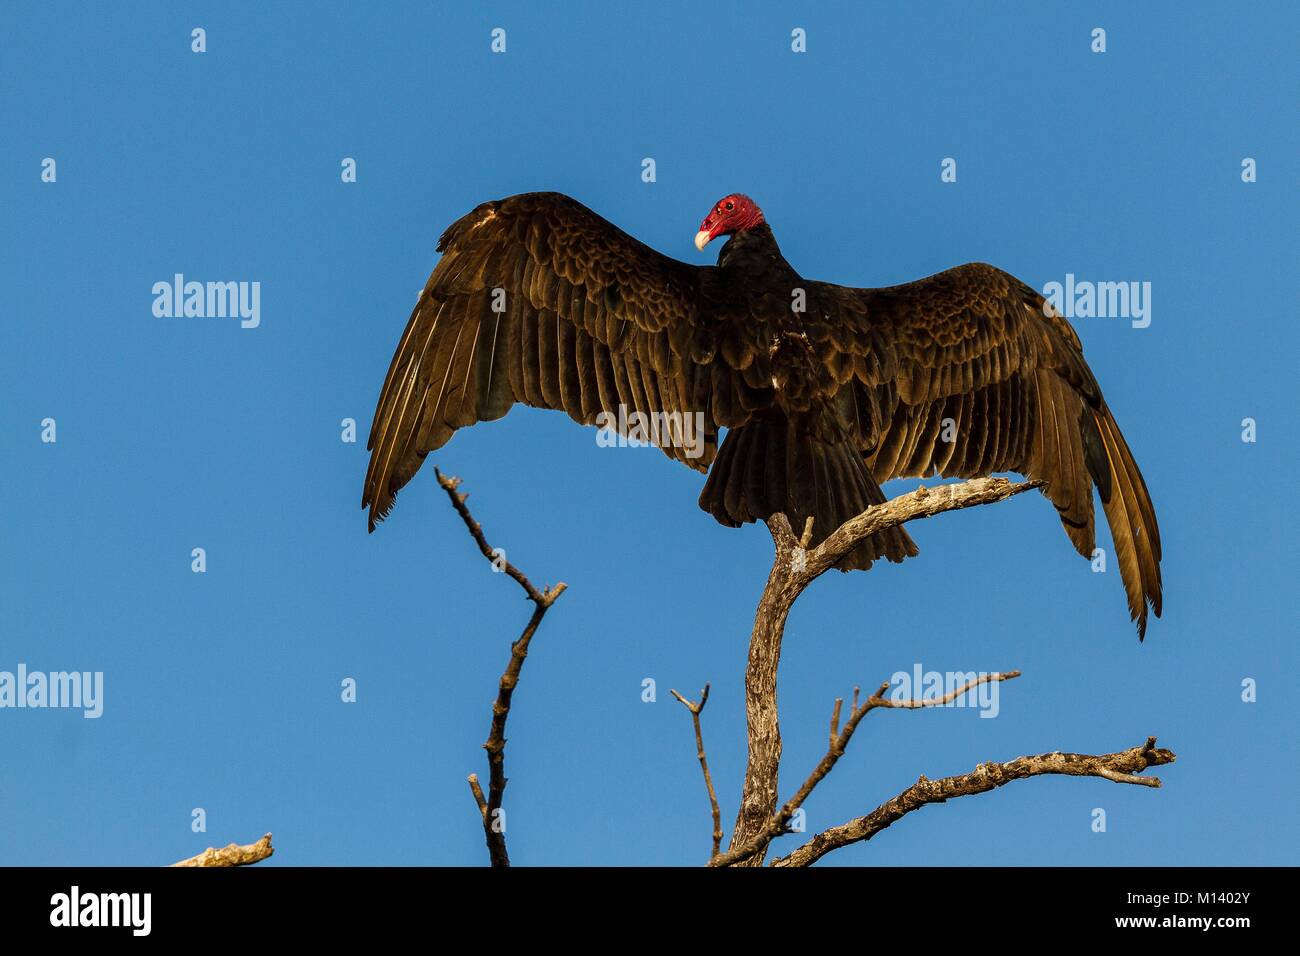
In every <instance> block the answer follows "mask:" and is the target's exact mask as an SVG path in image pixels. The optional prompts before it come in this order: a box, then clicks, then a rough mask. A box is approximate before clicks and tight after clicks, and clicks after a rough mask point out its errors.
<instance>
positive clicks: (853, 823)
mask: <svg viewBox="0 0 1300 956" xmlns="http://www.w3.org/2000/svg"><path fill="white" fill-rule="evenodd" d="M1176 759H1177V758H1176V756H1175V755H1174V753H1173V751H1171V750H1164V749H1159V750H1158V749H1156V739H1155V738H1154V737H1148V738H1147V741H1146V743H1144V744H1141V745H1139V746H1137V747H1133V748H1132V749H1130V750H1122V751H1120V752H1118V753H1111V754H1101V755H1098V756H1093V755H1090V754H1074V753H1059V752H1056V753H1047V754H1038V755H1037V756H1032V757H1017V758H1016V759H1015V760H1010V761H1008V762H1006V763H983V764H980V765H979V766H978V767H976V768H975V769H974V770H973V771H971V772H970V773H967V774H962V775H961V776H956V777H944V778H943V779H941V780H927V779H926V778H925V777H921V779H919V780H918V781H917V782H916V783H914V784H912V786H910V787H908V788H907V789H906V790H904V791H903V792H902V793H900V794H899V795H898V796H896V797H894V798H893V799H892V800H889V801H887V802H885V803H882V804H881V805H880V806H878V807H877V808H876V809H875V810H873V811H871V812H870V813H868V814H867V815H866V816H862V817H858V818H856V819H854V820H850V821H849V822H848V823H844V824H841V825H840V826H837V827H831V828H830V829H829V830H824V831H822V832H821V833H819V834H817V835H816V836H815V837H813V838H812V839H811V840H809V841H808V842H807V843H805V844H804V845H803V846H801V847H799V848H798V849H796V850H794V851H793V852H791V853H790V854H788V855H787V856H784V857H781V858H779V859H776V860H773V861H772V865H773V866H808V865H809V864H811V863H815V862H816V861H817V860H819V859H821V858H822V857H823V856H825V855H826V854H827V853H830V852H831V851H832V850H836V849H839V848H840V847H843V846H848V845H849V844H851V843H858V842H861V841H863V840H870V839H871V838H872V837H873V836H875V835H876V834H877V833H879V832H880V831H881V830H883V829H885V828H886V827H888V826H889V825H890V824H891V823H893V822H894V821H896V820H898V819H900V818H902V817H904V816H906V815H907V814H909V813H911V812H912V811H913V810H919V809H920V808H921V807H924V806H926V805H927V804H931V803H943V802H944V801H945V800H951V799H953V798H954V797H966V796H971V795H973V794H977V793H987V792H988V791H990V790H994V789H996V788H997V787H1001V786H1004V785H1006V784H1008V783H1010V782H1011V781H1013V780H1023V779H1025V778H1026V777H1035V776H1040V775H1043V774H1068V775H1070V776H1075V777H1101V778H1103V779H1105V780H1111V781H1113V782H1115V783H1125V784H1137V785H1140V786H1146V787H1159V786H1160V778H1159V777H1139V776H1137V774H1139V773H1141V772H1142V771H1143V770H1146V769H1147V768H1148V767H1159V766H1163V765H1165V764H1170V763H1173V762H1174V761H1175V760H1176Z"/></svg>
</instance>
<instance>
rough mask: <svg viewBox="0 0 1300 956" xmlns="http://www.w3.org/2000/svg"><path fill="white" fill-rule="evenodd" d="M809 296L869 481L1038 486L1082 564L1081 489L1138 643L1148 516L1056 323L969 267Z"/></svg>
mask: <svg viewBox="0 0 1300 956" xmlns="http://www.w3.org/2000/svg"><path fill="white" fill-rule="evenodd" d="M818 292H819V296H827V297H828V299H829V300H830V301H833V302H834V303H835V305H836V307H837V308H836V311H837V312H838V317H839V321H838V322H837V323H835V324H836V325H837V326H838V327H839V332H838V338H839V341H837V342H833V343H832V344H833V345H834V346H835V347H836V348H837V349H838V352H839V359H838V362H839V368H838V369H833V371H835V372H836V375H837V377H838V378H839V379H840V380H841V381H843V382H844V383H845V387H843V388H841V390H840V392H839V393H838V395H837V400H838V401H839V402H840V403H841V407H842V409H843V411H844V413H845V414H846V415H848V416H850V417H851V418H852V419H853V420H855V421H856V423H857V429H858V433H859V435H860V436H861V441H862V451H863V453H864V455H866V456H867V460H868V463H869V465H870V466H871V468H872V471H873V473H874V474H875V476H876V478H877V480H879V481H882V482H883V481H886V480H888V479H890V478H903V477H927V476H930V475H933V474H936V473H937V474H939V475H943V476H945V477H958V478H965V477H974V476H980V475H989V474H993V473H995V472H1005V471H1010V472H1018V473H1020V474H1022V475H1025V476H1027V477H1029V478H1034V479H1040V480H1042V481H1043V482H1044V486H1043V493H1044V494H1045V495H1046V496H1047V497H1048V498H1049V499H1050V500H1051V501H1052V503H1053V504H1054V505H1056V509H1057V511H1058V512H1059V514H1060V517H1061V522H1062V523H1063V524H1064V526H1065V530H1066V533H1067V534H1068V535H1069V536H1070V540H1071V541H1072V542H1073V543H1074V546H1075V548H1076V549H1078V551H1079V553H1080V554H1082V555H1084V556H1085V557H1091V554H1092V550H1093V547H1094V539H1095V533H1094V525H1093V505H1092V488H1093V485H1094V484H1095V485H1096V487H1097V489H1098V491H1099V492H1100V495H1101V500H1102V504H1103V506H1104V508H1105V512H1106V520H1107V522H1108V523H1109V524H1110V530H1111V536H1112V538H1113V539H1114V542H1115V550H1116V557H1117V558H1118V561H1119V567H1120V574H1121V576H1122V578H1123V581H1124V589H1125V591H1126V593H1127V595H1128V606H1129V613H1130V615H1131V616H1132V618H1133V619H1134V620H1135V621H1136V622H1137V627H1138V632H1139V634H1140V635H1141V634H1145V631H1146V621H1147V606H1148V605H1150V607H1151V608H1152V609H1153V610H1154V611H1155V614H1156V616H1157V617H1159V616H1160V608H1161V581H1160V530H1159V528H1158V526H1157V524H1156V516H1155V509H1154V507H1153V506H1152V504H1151V497H1150V495H1149V494H1148V492H1147V488H1146V483H1145V482H1144V481H1143V479H1142V474H1141V472H1140V471H1139V470H1138V467H1137V463H1136V462H1135V461H1134V460H1133V454H1132V452H1130V451H1129V448H1128V444H1127V443H1126V442H1125V441H1124V436H1123V435H1122V434H1121V433H1120V430H1119V425H1117V424H1116V422H1115V418H1114V416H1113V415H1112V414H1111V411H1110V409H1109V407H1108V406H1107V405H1106V400H1105V399H1104V398H1103V397H1102V394H1101V389H1100V388H1099V387H1098V385H1097V380H1096V378H1094V377H1093V374H1092V371H1091V370H1090V369H1089V368H1088V364H1087V362H1085V361H1084V358H1083V349H1082V346H1081V344H1080V342H1079V337H1078V335H1076V334H1075V332H1074V329H1072V328H1071V327H1070V325H1069V324H1068V323H1067V322H1066V321H1065V319H1063V318H1062V317H1060V316H1059V315H1058V314H1056V313H1055V312H1054V311H1052V310H1051V309H1050V308H1045V302H1044V299H1043V297H1042V296H1041V295H1039V294H1038V293H1037V292H1035V291H1034V290H1033V289H1032V288H1030V287H1029V286H1027V285H1025V284H1024V283H1022V282H1020V281H1019V280H1018V279H1016V278H1014V277H1013V276H1010V275H1008V274H1007V273H1005V272H1002V271H1001V270H1000V269H996V268H994V267H993V266H989V265H984V264H981V263H976V264H971V265H965V266H959V267H958V268H955V269H950V270H948V271H947V272H941V273H939V274H938V275H934V276H930V277H929V278H927V279H921V280H919V281H917V282H910V283H908V284H906V285H899V286H892V287H889V288H882V289H847V288H842V287H838V286H821V287H819V290H818ZM832 335H834V333H832Z"/></svg>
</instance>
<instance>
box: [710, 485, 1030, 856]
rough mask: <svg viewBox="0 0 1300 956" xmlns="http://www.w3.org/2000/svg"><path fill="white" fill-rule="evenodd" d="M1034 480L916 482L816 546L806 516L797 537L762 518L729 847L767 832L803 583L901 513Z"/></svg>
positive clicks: (962, 502) (1010, 490) (909, 515)
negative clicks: (779, 695)
mask: <svg viewBox="0 0 1300 956" xmlns="http://www.w3.org/2000/svg"><path fill="white" fill-rule="evenodd" d="M1038 484H1039V483H1038V482H1033V481H1026V482H1019V483H1012V482H1010V481H1008V480H1007V479H1005V478H977V479H974V480H972V481H965V482H961V483H959V484H953V485H941V486H939V487H938V488H933V489H927V488H925V487H921V488H917V489H916V490H915V491H913V492H911V493H909V494H905V495H900V496H899V497H897V498H894V499H892V500H890V501H887V502H885V503H884V504H881V505H875V506H873V507H871V508H868V509H867V510H866V511H864V512H863V513H862V514H860V515H858V516H857V517H855V518H850V519H849V520H848V521H846V522H844V524H842V525H841V526H840V527H839V528H837V529H836V530H835V531H834V532H833V533H832V534H831V535H830V536H829V537H828V538H827V539H826V540H825V541H823V542H822V543H821V544H819V545H818V546H817V547H816V548H812V549H809V548H808V543H809V541H810V540H811V535H812V522H811V519H810V520H809V522H808V523H807V524H806V525H805V527H804V529H803V534H802V536H801V537H800V538H796V537H795V536H794V531H793V530H792V529H791V527H790V522H789V521H788V520H787V519H786V517H785V515H782V514H777V515H773V516H772V517H771V518H769V519H768V522H767V526H768V530H769V531H770V532H771V535H772V542H773V544H774V545H775V547H776V555H775V557H774V559H773V561H772V570H771V572H770V573H769V574H768V578H767V585H766V586H765V587H764V588H763V595H762V597H761V598H760V599H759V603H758V611H757V613H756V614H755V616H754V629H753V632H752V634H751V636H750V642H749V664H748V667H747V668H746V671H745V716H746V721H747V723H748V728H749V734H748V736H749V753H748V761H747V764H746V767H745V782H744V788H743V790H742V792H741V800H740V810H739V812H738V813H737V816H736V826H735V829H734V831H733V832H732V835H731V845H730V847H729V849H728V852H729V853H730V852H732V851H738V850H742V849H744V848H746V847H747V846H748V845H750V844H751V843H753V841H754V840H755V839H759V840H761V839H762V838H761V837H760V834H762V833H764V832H766V830H767V828H768V826H769V821H770V820H771V819H772V817H773V814H774V813H775V812H776V808H777V801H778V795H777V782H778V775H779V772H780V767H781V730H780V726H779V723H778V720H777V707H776V674H777V668H778V666H779V664H780V661H781V639H782V637H783V635H784V633H785V622H786V618H787V617H788V616H789V613H790V608H791V607H792V606H793V605H794V602H795V600H796V599H797V598H798V597H799V595H800V594H802V593H803V592H804V589H806V588H807V587H808V585H809V584H811V583H812V582H813V581H815V580H816V579H817V578H818V577H820V576H821V575H822V574H824V573H825V572H826V571H827V570H828V569H830V568H831V567H832V566H834V564H835V562H836V561H838V560H839V559H840V558H841V557H843V556H844V555H845V554H847V553H848V552H849V551H850V550H852V549H853V547H854V546H856V545H857V544H858V543H859V542H861V541H863V540H865V539H866V538H869V537H870V536H871V535H873V534H876V533H877V532H880V531H884V530H887V529H889V528H892V527H895V526H897V525H900V524H902V523H903V522H905V521H915V520H918V519H921V518H929V517H932V516H933V515H937V514H942V513H943V512H945V511H955V510H957V509H959V508H970V507H973V506H975V505H984V504H992V503H994V502H997V501H1002V500H1003V499H1006V498H1010V497H1011V496H1012V495H1018V494H1020V493H1021V492H1024V491H1028V490H1030V489H1031V488H1035V487H1037V486H1038ZM765 849H766V848H765V847H764V850H762V851H759V852H754V853H750V854H748V856H747V857H746V858H745V859H744V860H743V862H742V864H741V865H749V866H758V865H761V864H762V862H763V855H764V852H765Z"/></svg>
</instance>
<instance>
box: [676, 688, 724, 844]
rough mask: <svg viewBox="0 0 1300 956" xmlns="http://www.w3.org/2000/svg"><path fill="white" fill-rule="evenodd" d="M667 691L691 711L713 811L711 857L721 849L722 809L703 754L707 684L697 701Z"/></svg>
mask: <svg viewBox="0 0 1300 956" xmlns="http://www.w3.org/2000/svg"><path fill="white" fill-rule="evenodd" d="M669 692H670V693H671V694H672V695H673V696H674V697H676V698H677V699H678V700H680V701H681V702H682V705H683V706H685V708H686V709H687V710H689V711H690V712H691V719H692V720H693V721H694V723H695V752H696V756H698V757H699V758H700V769H701V770H703V771H704V787H705V789H706V790H708V791H709V809H710V810H711V811H712V812H713V852H712V853H711V854H709V858H710V859H713V858H714V857H716V856H717V855H718V853H719V851H720V850H721V849H722V811H721V810H719V809H718V793H717V791H716V790H714V789H713V776H712V775H711V774H710V773H709V761H708V758H707V757H706V756H705V755H704V732H703V731H702V730H701V729H700V711H702V710H704V705H705V704H707V703H708V702H709V685H708V684H705V685H704V690H702V691H700V701H699V703H693V702H692V701H689V700H687V699H686V698H685V697H683V696H682V695H681V694H679V693H677V691H675V690H670V691H669Z"/></svg>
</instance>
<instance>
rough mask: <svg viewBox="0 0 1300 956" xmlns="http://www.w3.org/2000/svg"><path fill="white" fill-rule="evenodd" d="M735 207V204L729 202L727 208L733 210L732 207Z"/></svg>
mask: <svg viewBox="0 0 1300 956" xmlns="http://www.w3.org/2000/svg"><path fill="white" fill-rule="evenodd" d="M734 205H735V203H734V202H729V203H727V208H728V209H730V208H731V207H732V206H734Z"/></svg>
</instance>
